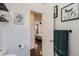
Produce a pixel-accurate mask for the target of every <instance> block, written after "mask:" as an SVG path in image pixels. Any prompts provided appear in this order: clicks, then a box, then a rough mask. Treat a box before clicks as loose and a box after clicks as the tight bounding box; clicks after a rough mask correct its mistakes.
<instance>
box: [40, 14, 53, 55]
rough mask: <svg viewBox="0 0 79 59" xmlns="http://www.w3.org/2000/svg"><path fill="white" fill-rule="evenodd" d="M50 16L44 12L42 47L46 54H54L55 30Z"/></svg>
mask: <svg viewBox="0 0 79 59" xmlns="http://www.w3.org/2000/svg"><path fill="white" fill-rule="evenodd" d="M52 26H53V25H52V23H51V21H49V19H48V17H47V16H46V15H44V14H42V39H43V40H42V48H43V55H44V56H53V54H54V53H53V30H52Z"/></svg>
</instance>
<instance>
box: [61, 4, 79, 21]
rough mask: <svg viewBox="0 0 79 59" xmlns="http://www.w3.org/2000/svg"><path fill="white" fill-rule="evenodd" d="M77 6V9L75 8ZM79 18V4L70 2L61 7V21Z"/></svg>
mask: <svg viewBox="0 0 79 59" xmlns="http://www.w3.org/2000/svg"><path fill="white" fill-rule="evenodd" d="M75 8H76V9H75ZM77 19H79V4H78V3H70V4H68V5H66V6H65V7H63V8H61V22H66V21H72V20H77Z"/></svg>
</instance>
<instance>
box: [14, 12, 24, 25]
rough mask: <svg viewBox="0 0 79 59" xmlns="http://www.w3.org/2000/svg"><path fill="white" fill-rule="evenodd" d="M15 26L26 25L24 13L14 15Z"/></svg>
mask: <svg viewBox="0 0 79 59" xmlns="http://www.w3.org/2000/svg"><path fill="white" fill-rule="evenodd" d="M14 24H16V25H24V15H23V13H20V12H19V13H14Z"/></svg>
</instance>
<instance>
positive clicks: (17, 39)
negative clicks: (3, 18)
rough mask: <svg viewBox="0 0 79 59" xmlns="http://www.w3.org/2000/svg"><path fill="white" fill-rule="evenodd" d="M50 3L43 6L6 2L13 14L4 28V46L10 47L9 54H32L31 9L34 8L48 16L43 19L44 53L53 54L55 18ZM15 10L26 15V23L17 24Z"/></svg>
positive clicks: (33, 9)
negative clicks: (22, 46)
mask: <svg viewBox="0 0 79 59" xmlns="http://www.w3.org/2000/svg"><path fill="white" fill-rule="evenodd" d="M49 5H50V4H48V5H47V6H45V5H44V6H43V5H41V4H23V3H21V4H18V3H10V4H9V3H6V6H7V8H8V9H9V11H10V14H11V16H12V17H11V19H10V21H9V23H8V24H6V25H5V26H4V30H3V34H4V35H3V40H4V48H7V49H8V52H7V53H8V54H12V53H13V54H17V55H30V10H32V11H35V12H39V13H42V14H43V15H45V16H46V19H44V20H43V21H44V24H43V25H44V32H43V35H44V36H43V39H45V41H43V55H53V48H52V46H53V45H52V44H51V43H50V40H53V18H52V9H51V7H49ZM14 12H17V13H18V12H19V13H20V12H21V13H23V14H24V15H25V16H24V21H25V23H24V25H15V24H14V23H13V20H14V18H13V17H14ZM51 25H52V26H51ZM47 27H48V28H47ZM19 44H24V45H25V48H23V49H21V48H19V47H18V45H19ZM50 45H51V46H50Z"/></svg>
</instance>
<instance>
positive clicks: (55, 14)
mask: <svg viewBox="0 0 79 59" xmlns="http://www.w3.org/2000/svg"><path fill="white" fill-rule="evenodd" d="M57 17H58V5H55V6H54V18H57Z"/></svg>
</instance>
